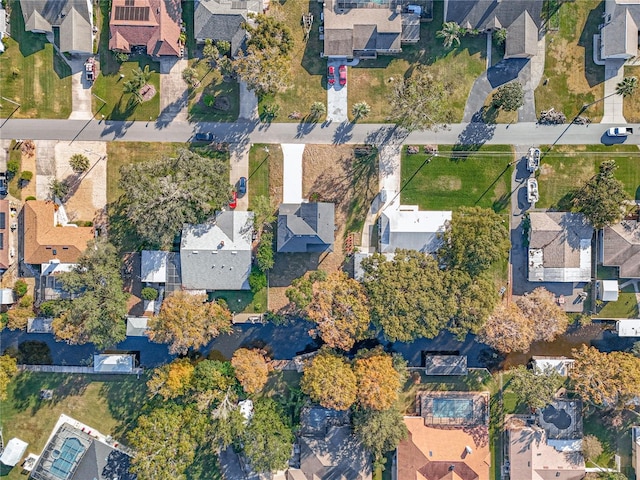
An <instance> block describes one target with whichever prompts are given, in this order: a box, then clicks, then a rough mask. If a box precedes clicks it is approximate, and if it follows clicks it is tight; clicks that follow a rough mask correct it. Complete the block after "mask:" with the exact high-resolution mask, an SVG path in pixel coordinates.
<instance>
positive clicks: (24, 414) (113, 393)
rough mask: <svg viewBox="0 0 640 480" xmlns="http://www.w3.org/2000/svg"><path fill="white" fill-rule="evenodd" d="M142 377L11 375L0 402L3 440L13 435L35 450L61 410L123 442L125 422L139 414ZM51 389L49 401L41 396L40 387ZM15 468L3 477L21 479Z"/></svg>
mask: <svg viewBox="0 0 640 480" xmlns="http://www.w3.org/2000/svg"><path fill="white" fill-rule="evenodd" d="M145 381H146V378H145V377H141V378H140V379H137V378H136V376H135V375H117V376H99V375H77V374H52V373H31V372H25V373H22V374H20V375H18V376H17V377H16V378H14V379H13V380H12V381H11V383H10V385H9V390H8V398H7V400H6V401H4V402H0V418H2V427H3V432H2V433H3V435H4V438H5V441H7V440H8V439H10V438H13V437H14V436H15V437H18V438H20V439H22V440H24V441H25V442H28V443H29V449H28V451H29V452H34V453H36V454H39V453H40V452H41V450H42V448H43V447H44V445H45V443H46V441H47V439H48V438H49V435H50V434H51V430H52V429H53V426H54V425H55V423H56V422H57V421H58V417H59V416H60V414H62V413H64V414H65V415H68V416H70V417H73V418H75V419H76V420H79V421H81V422H83V423H86V424H87V425H89V426H91V427H93V428H95V429H97V430H98V431H100V433H103V434H104V435H109V434H111V435H113V436H114V438H115V439H116V440H119V441H123V440H125V438H124V433H125V431H126V429H127V427H128V426H129V425H130V423H131V422H132V421H133V420H134V419H135V417H136V416H137V415H139V414H140V409H141V408H142V406H143V403H144V399H145V395H146V384H145ZM42 389H51V390H53V400H51V401H46V400H40V395H39V394H40V390H42ZM20 470H21V469H20V468H19V467H15V468H13V470H12V471H11V472H10V473H9V475H8V476H6V477H3V478H6V479H7V480H18V479H21V480H24V479H26V478H27V476H26V475H22V474H21V473H20Z"/></svg>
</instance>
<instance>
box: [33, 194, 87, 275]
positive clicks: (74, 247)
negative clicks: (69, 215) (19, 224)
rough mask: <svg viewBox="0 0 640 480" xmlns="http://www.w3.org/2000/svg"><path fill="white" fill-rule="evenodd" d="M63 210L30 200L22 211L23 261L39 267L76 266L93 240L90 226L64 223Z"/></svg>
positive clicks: (49, 203) (49, 204) (56, 206)
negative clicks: (58, 264) (66, 264)
mask: <svg viewBox="0 0 640 480" xmlns="http://www.w3.org/2000/svg"><path fill="white" fill-rule="evenodd" d="M62 209H63V207H62V206H59V205H57V204H55V203H53V202H45V201H41V200H31V201H28V202H26V203H25V204H24V207H23V208H22V215H23V225H24V238H23V239H22V241H23V253H24V262H25V263H28V264H31V265H41V264H49V263H52V262H53V263H55V262H58V263H60V264H65V263H76V262H77V261H78V258H80V255H82V253H83V252H84V251H85V250H86V248H87V243H88V242H89V241H91V240H93V238H94V232H93V228H92V227H78V226H76V225H73V224H67V223H64V222H65V218H66V215H64V214H62V212H63V210H62Z"/></svg>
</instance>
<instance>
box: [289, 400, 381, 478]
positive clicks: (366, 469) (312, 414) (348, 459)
mask: <svg viewBox="0 0 640 480" xmlns="http://www.w3.org/2000/svg"><path fill="white" fill-rule="evenodd" d="M300 423H301V429H300V434H299V436H298V445H299V447H300V459H299V466H298V465H296V467H297V468H296V467H293V468H289V470H288V471H287V477H286V478H287V480H321V479H327V480H328V479H334V478H335V479H341V480H371V478H372V468H371V457H370V455H369V454H368V453H367V451H366V450H365V448H364V447H363V446H362V443H360V441H359V440H358V439H357V438H356V437H355V436H354V435H353V432H352V431H351V426H350V422H349V414H348V412H339V411H336V410H329V409H326V408H321V407H306V408H305V409H303V411H302V413H301V415H300Z"/></svg>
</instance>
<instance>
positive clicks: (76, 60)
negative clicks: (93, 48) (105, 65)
mask: <svg viewBox="0 0 640 480" xmlns="http://www.w3.org/2000/svg"><path fill="white" fill-rule="evenodd" d="M87 58H89V56H88V55H81V56H74V57H73V58H72V59H71V60H66V62H67V64H69V67H71V72H72V75H71V107H72V110H71V115H70V116H69V118H70V119H72V120H89V119H90V118H92V117H93V111H92V109H91V87H92V85H91V83H90V82H88V81H87V78H86V75H85V74H84V62H85V61H86V60H87ZM97 71H99V68H98V70H97Z"/></svg>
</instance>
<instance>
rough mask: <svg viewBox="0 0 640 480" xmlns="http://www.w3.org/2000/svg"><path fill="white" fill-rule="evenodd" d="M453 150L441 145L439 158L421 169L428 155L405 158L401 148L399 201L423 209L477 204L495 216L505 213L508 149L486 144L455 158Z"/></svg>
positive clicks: (453, 207) (449, 208)
mask: <svg viewBox="0 0 640 480" xmlns="http://www.w3.org/2000/svg"><path fill="white" fill-rule="evenodd" d="M454 148H455V147H454V146H440V147H439V153H438V156H437V157H434V158H432V159H431V162H430V163H428V164H425V165H424V166H422V168H420V166H421V165H422V164H423V163H424V161H425V160H426V159H427V158H428V157H429V155H427V154H424V153H419V154H415V155H408V154H407V153H406V147H405V148H404V150H403V152H402V188H403V190H402V194H401V202H402V203H403V204H406V205H419V206H420V208H421V209H423V210H451V209H456V208H459V207H462V206H475V205H478V206H480V207H485V208H493V209H494V210H495V211H496V212H498V213H503V212H508V207H509V199H510V196H511V194H510V190H511V188H510V186H511V167H509V166H508V164H509V162H511V161H512V160H513V153H512V151H511V147H510V146H508V145H490V146H488V145H487V146H483V147H481V148H480V149H479V150H478V151H477V152H469V153H468V154H467V155H466V156H465V157H464V158H455V152H454V151H453V149H454ZM416 171H417V172H418V173H416ZM414 174H415V176H414ZM412 176H413V178H412ZM407 182H408V184H407Z"/></svg>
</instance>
